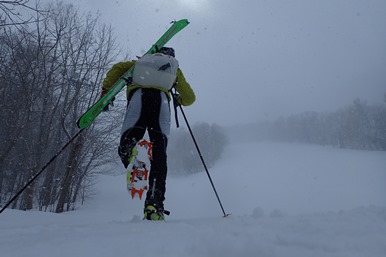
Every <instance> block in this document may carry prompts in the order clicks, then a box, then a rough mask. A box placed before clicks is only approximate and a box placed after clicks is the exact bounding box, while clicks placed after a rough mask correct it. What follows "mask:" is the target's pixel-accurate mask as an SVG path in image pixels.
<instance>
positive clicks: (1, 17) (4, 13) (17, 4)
mask: <svg viewBox="0 0 386 257" xmlns="http://www.w3.org/2000/svg"><path fill="white" fill-rule="evenodd" d="M0 11H1V12H0V27H2V26H9V25H23V24H27V23H30V22H33V21H34V18H33V16H32V15H30V14H31V12H30V11H34V12H40V10H38V8H37V7H33V6H32V5H30V4H29V0H7V1H0Z"/></svg>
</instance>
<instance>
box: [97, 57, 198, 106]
mask: <svg viewBox="0 0 386 257" xmlns="http://www.w3.org/2000/svg"><path fill="white" fill-rule="evenodd" d="M134 64H135V61H128V62H119V63H117V64H114V65H113V67H112V68H111V69H110V70H109V71H108V72H107V74H106V77H105V79H104V81H103V86H102V89H104V90H109V89H110V88H111V87H112V86H113V85H114V83H115V82H117V81H118V79H119V78H120V77H121V76H122V75H123V74H125V73H126V72H127V71H128V70H129V69H130V68H131V67H132V66H133V65H134ZM136 88H155V87H146V86H140V85H136V84H133V85H130V86H127V88H126V96H127V97H128V96H129V95H130V91H132V90H133V89H136ZM175 88H176V90H177V92H178V94H179V97H178V102H179V103H180V104H182V105H184V106H188V105H191V104H193V103H194V101H195V100H196V96H195V94H194V92H193V90H192V88H191V87H190V85H189V83H188V82H187V81H186V79H185V76H184V74H183V73H182V71H181V69H180V68H178V70H177V78H176V82H175ZM155 89H158V90H161V91H163V92H165V93H166V94H167V96H168V97H169V100H170V99H171V96H170V92H169V91H168V90H166V89H164V88H155Z"/></svg>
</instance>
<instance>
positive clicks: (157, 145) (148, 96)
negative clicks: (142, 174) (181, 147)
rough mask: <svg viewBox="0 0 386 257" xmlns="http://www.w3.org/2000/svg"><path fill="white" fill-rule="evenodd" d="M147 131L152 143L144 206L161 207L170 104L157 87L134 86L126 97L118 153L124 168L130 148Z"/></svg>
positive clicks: (164, 183) (164, 185)
mask: <svg viewBox="0 0 386 257" xmlns="http://www.w3.org/2000/svg"><path fill="white" fill-rule="evenodd" d="M146 131H147V132H148V135H149V139H150V142H152V144H153V153H152V155H153V159H152V160H151V162H150V164H151V168H150V175H149V190H148V192H147V195H146V201H145V205H148V204H153V205H155V206H156V207H158V208H163V201H164V200H165V191H166V176H167V155H166V148H167V141H168V139H167V135H169V133H170V107H169V101H168V98H167V96H166V94H165V93H164V92H162V91H160V90H157V89H138V90H136V91H135V92H134V93H133V95H132V96H131V97H130V100H129V104H128V108H127V111H126V116H125V120H124V123H123V127H122V136H121V140H120V145H119V148H118V153H119V155H120V157H121V160H122V163H123V165H124V166H125V167H126V168H127V166H128V164H129V163H128V161H129V157H130V154H131V151H132V149H133V147H135V145H136V144H137V142H138V141H140V140H141V139H142V138H143V137H144V135H145V132H146Z"/></svg>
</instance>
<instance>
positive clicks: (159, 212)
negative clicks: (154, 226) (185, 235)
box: [143, 205, 170, 221]
mask: <svg viewBox="0 0 386 257" xmlns="http://www.w3.org/2000/svg"><path fill="white" fill-rule="evenodd" d="M164 214H166V215H169V214H170V212H169V211H166V210H164V209H163V208H156V207H155V206H154V205H147V206H146V207H145V210H144V217H143V219H144V220H158V221H165V216H164Z"/></svg>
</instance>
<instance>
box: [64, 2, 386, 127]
mask: <svg viewBox="0 0 386 257" xmlns="http://www.w3.org/2000/svg"><path fill="white" fill-rule="evenodd" d="M71 1H73V0H71ZM66 2H67V1H66ZM68 2H70V0H69V1H68ZM73 2H74V3H75V4H76V5H80V6H81V7H82V8H84V10H86V11H91V12H96V11H97V10H99V12H100V13H101V21H102V22H104V23H108V24H109V23H111V25H112V26H113V27H114V31H115V33H116V35H117V37H118V39H119V41H120V43H121V44H122V45H123V46H125V47H126V48H127V49H129V50H130V51H131V56H135V55H140V54H142V53H143V52H145V51H146V50H147V49H148V48H149V47H150V46H151V44H152V43H154V42H155V40H157V39H158V37H159V36H160V35H161V34H162V33H163V32H164V31H165V30H166V29H167V28H168V27H169V23H170V21H172V20H179V19H183V18H187V19H188V20H189V21H190V22H191V24H190V25H189V26H188V27H187V28H185V29H184V30H183V31H182V32H180V34H179V35H178V36H176V37H175V38H173V39H172V40H171V41H170V42H169V46H172V47H174V48H175V50H176V57H177V59H178V60H179V63H180V67H181V68H182V70H183V72H184V74H185V76H186V77H187V79H188V81H189V82H190V84H191V86H192V88H193V89H194V90H195V92H196V95H197V101H196V103H195V104H194V105H193V106H191V107H187V108H185V111H186V113H187V115H188V119H190V120H191V121H192V122H196V121H207V122H210V123H217V124H220V125H228V124H235V123H248V122H253V121H257V120H261V119H263V120H264V119H270V120H272V119H275V118H277V117H279V116H280V115H288V114H295V113H299V112H304V111H318V112H322V111H323V112H324V111H335V110H337V109H339V108H343V107H345V106H347V105H349V104H350V103H352V101H353V100H354V99H356V98H360V99H362V100H364V101H367V102H368V103H370V104H372V103H379V104H382V102H383V99H384V94H385V93H386V1H385V0H291V1H288V0H238V1H234V0H158V1H157V0H113V1H107V0H77V1H73ZM123 55H124V53H122V56H123Z"/></svg>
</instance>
